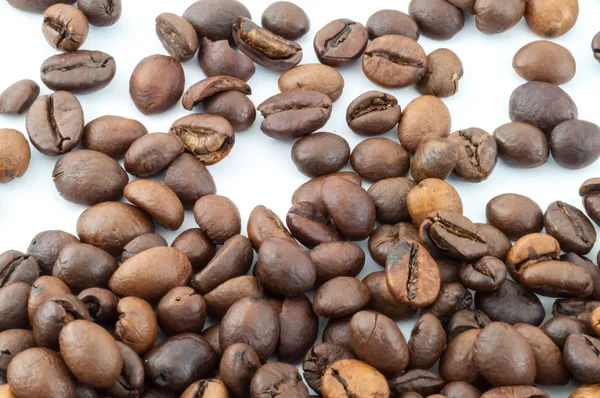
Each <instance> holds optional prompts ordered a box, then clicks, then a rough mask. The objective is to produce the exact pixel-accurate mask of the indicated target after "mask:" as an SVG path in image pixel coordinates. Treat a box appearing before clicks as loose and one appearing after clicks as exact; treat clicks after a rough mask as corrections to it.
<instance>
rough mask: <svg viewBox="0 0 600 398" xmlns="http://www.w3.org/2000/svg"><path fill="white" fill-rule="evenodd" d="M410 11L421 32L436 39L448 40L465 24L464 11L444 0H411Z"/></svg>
mask: <svg viewBox="0 0 600 398" xmlns="http://www.w3.org/2000/svg"><path fill="white" fill-rule="evenodd" d="M408 13H409V15H410V16H411V17H412V18H413V19H414V20H415V22H416V23H417V25H419V29H420V30H421V32H422V33H423V34H424V35H425V36H428V37H431V38H432V39H436V40H448V39H451V38H452V37H454V35H456V34H457V33H458V32H460V31H461V30H462V28H463V26H464V25H465V16H464V13H463V11H462V10H461V9H460V8H458V7H455V6H453V5H452V4H451V3H450V2H447V1H444V0H411V2H410V4H409V5H408Z"/></svg>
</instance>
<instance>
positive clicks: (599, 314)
mask: <svg viewBox="0 0 600 398" xmlns="http://www.w3.org/2000/svg"><path fill="white" fill-rule="evenodd" d="M590 323H591V325H592V328H594V331H595V332H596V334H597V335H599V336H600V307H598V308H596V309H595V310H594V311H593V312H592V315H591V318H590Z"/></svg>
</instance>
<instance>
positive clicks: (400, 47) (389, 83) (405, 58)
mask: <svg viewBox="0 0 600 398" xmlns="http://www.w3.org/2000/svg"><path fill="white" fill-rule="evenodd" d="M362 68H363V72H364V74H365V76H367V78H368V79H369V80H371V81H372V82H373V83H375V84H377V85H380V86H383V87H390V88H399V87H407V86H411V85H413V84H416V83H417V82H418V81H419V80H421V78H422V77H423V76H424V75H425V71H426V69H427V55H426V54H425V51H423V48H422V47H421V45H420V44H419V43H417V42H416V41H414V40H413V39H410V38H408V37H405V36H397V35H387V36H381V37H378V38H376V39H375V40H373V41H372V42H371V43H370V44H369V45H368V46H367V48H366V49H365V54H364V56H363V59H362Z"/></svg>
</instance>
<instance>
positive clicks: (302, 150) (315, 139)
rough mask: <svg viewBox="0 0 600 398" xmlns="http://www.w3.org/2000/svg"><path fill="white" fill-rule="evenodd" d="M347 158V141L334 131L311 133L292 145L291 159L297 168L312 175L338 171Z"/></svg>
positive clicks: (348, 153)
mask: <svg viewBox="0 0 600 398" xmlns="http://www.w3.org/2000/svg"><path fill="white" fill-rule="evenodd" d="M349 159H350V146H349V145H348V142H347V141H346V140H345V139H344V138H342V137H340V136H339V135H337V134H334V133H315V134H311V135H308V136H306V137H303V138H301V139H299V140H298V141H296V143H295V144H294V146H293V147H292V161H293V162H294V164H295V165H296V167H297V168H298V170H300V171H301V172H302V173H304V174H306V175H309V176H312V177H317V176H321V175H325V174H331V173H335V172H337V171H340V170H341V169H342V168H343V167H344V166H345V165H346V163H348V160H349Z"/></svg>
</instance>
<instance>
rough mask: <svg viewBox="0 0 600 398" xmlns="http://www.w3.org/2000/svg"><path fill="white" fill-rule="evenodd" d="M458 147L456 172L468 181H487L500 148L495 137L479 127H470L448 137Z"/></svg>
mask: <svg viewBox="0 0 600 398" xmlns="http://www.w3.org/2000/svg"><path fill="white" fill-rule="evenodd" d="M448 139H449V140H450V142H452V143H454V144H455V145H456V146H457V148H458V163H457V165H456V167H455V168H454V173H455V174H456V175H457V176H458V177H459V178H460V179H462V180H465V181H468V182H481V181H485V180H486V179H487V178H488V177H489V176H490V175H491V174H492V173H493V172H494V169H495V168H496V163H497V161H498V148H497V146H496V141H495V140H494V138H493V137H492V136H491V135H490V134H489V133H488V132H486V131H484V130H482V129H479V128H468V129H465V130H460V131H457V132H454V133H452V134H450V137H449V138H448Z"/></svg>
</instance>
